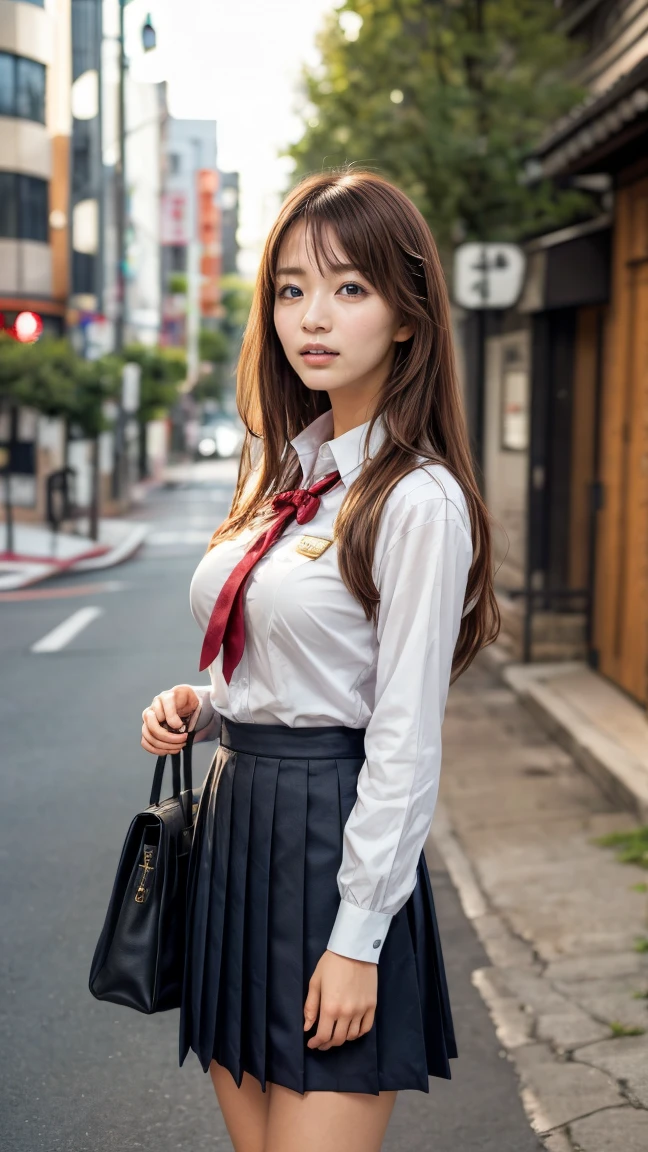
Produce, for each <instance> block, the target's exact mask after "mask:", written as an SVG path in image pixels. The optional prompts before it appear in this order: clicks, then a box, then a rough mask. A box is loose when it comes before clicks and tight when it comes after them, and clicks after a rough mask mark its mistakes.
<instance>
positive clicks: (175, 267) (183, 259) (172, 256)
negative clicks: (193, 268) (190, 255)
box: [169, 244, 187, 272]
mask: <svg viewBox="0 0 648 1152" xmlns="http://www.w3.org/2000/svg"><path fill="white" fill-rule="evenodd" d="M186 271H187V249H186V248H185V247H184V246H183V245H182V244H170V245H169V272H186Z"/></svg>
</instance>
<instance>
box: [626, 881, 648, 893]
mask: <svg viewBox="0 0 648 1152" xmlns="http://www.w3.org/2000/svg"><path fill="white" fill-rule="evenodd" d="M630 891H631V892H648V884H644V883H641V884H631V885H630Z"/></svg>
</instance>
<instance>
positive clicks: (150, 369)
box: [123, 344, 187, 424]
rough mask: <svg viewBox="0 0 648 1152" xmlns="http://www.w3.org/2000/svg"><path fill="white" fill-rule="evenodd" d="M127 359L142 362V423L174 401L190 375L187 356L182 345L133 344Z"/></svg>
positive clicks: (164, 409)
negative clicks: (161, 346) (153, 345)
mask: <svg viewBox="0 0 648 1152" xmlns="http://www.w3.org/2000/svg"><path fill="white" fill-rule="evenodd" d="M123 360H124V362H125V363H126V362H128V363H131V364H139V366H140V368H141V371H142V375H141V378H140V404H139V408H138V411H137V419H138V420H139V422H140V424H146V423H147V422H148V421H149V420H154V419H156V417H158V416H160V414H161V413H163V412H166V411H167V410H168V409H169V408H170V407H171V405H172V404H174V403H175V401H176V399H177V396H178V390H179V385H180V383H181V382H182V381H183V380H184V379H185V378H186V375H187V358H186V356H185V353H184V351H183V350H182V349H181V348H149V347H146V346H145V345H143V344H131V345H129V346H128V347H127V348H125V349H124V352H123Z"/></svg>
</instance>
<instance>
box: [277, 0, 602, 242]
mask: <svg viewBox="0 0 648 1152" xmlns="http://www.w3.org/2000/svg"><path fill="white" fill-rule="evenodd" d="M559 16H560V13H559V11H558V10H557V8H556V6H555V5H554V3H553V0H453V2H450V0H445V2H444V0H346V3H345V4H344V5H343V6H342V7H341V8H340V9H338V10H337V11H336V12H334V13H332V14H331V15H330V16H329V17H328V19H327V21H326V24H325V26H324V29H323V31H322V33H321V36H320V40H319V47H320V50H321V57H322V63H321V66H319V67H316V68H311V69H309V70H307V71H306V72H305V74H304V91H305V96H306V100H307V104H306V110H305V121H306V125H305V131H304V134H303V136H302V138H301V139H300V140H299V141H298V142H297V143H296V144H295V145H294V146H293V147H292V148H291V149H290V155H292V157H293V158H294V160H295V162H296V175H297V176H300V175H302V174H304V173H306V172H312V171H319V170H320V169H321V168H322V167H329V166H332V167H335V166H338V165H343V164H345V163H348V162H350V161H351V162H357V163H358V164H360V165H366V166H368V167H370V168H374V169H378V170H379V171H381V172H382V173H384V174H385V175H386V176H387V177H388V178H391V179H393V180H394V181H395V182H396V183H397V184H398V185H399V186H400V187H401V188H402V189H403V190H404V191H405V192H406V193H407V194H408V195H409V196H411V198H412V199H413V200H414V201H415V203H416V204H417V205H418V207H419V208H420V209H421V211H422V212H423V214H424V216H425V217H426V219H427V220H428V222H429V224H430V226H431V228H432V230H433V232H434V233H435V236H436V238H437V241H438V242H439V244H440V246H441V247H442V249H443V248H445V249H446V250H447V249H448V248H450V247H451V246H452V245H453V244H455V243H457V242H459V241H461V240H463V239H480V240H488V239H498V240H517V239H520V238H521V237H522V236H525V235H527V236H528V235H532V234H535V233H539V232H542V231H545V230H546V229H547V228H549V227H557V226H559V225H561V224H565V223H567V222H568V221H570V220H573V219H575V218H576V217H578V216H582V215H589V214H590V213H591V211H592V202H591V201H590V199H589V198H588V197H587V196H585V195H584V194H583V193H581V192H578V191H576V190H573V189H565V190H562V191H557V190H556V189H555V188H554V187H553V186H552V185H550V184H549V183H548V182H544V183H541V184H537V185H534V186H529V185H528V184H527V183H525V182H524V180H523V179H522V178H521V176H522V172H523V170H524V164H525V159H526V158H527V157H528V155H529V152H530V150H531V149H532V147H533V145H534V144H535V143H536V142H537V140H538V138H539V137H540V135H541V134H542V132H543V130H544V129H545V128H546V127H547V126H548V125H549V124H551V123H552V122H553V121H554V120H555V119H556V118H557V117H559V116H560V115H562V114H564V113H565V112H567V111H568V110H569V109H570V108H571V107H572V106H573V105H574V104H575V102H577V101H578V100H579V99H581V98H582V96H583V92H582V91H581V89H579V88H578V87H576V85H574V84H573V83H571V82H570V81H569V80H568V79H566V72H567V70H568V65H569V63H570V61H571V60H572V59H573V58H574V55H575V52H576V49H575V48H574V45H573V44H572V43H571V42H570V41H569V40H568V39H567V38H566V37H565V36H564V35H562V34H561V32H560V31H559V29H558V26H557V25H558V20H559Z"/></svg>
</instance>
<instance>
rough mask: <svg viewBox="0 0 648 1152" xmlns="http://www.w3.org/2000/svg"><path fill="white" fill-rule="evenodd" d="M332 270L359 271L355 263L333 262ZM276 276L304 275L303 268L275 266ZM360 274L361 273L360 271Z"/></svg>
mask: <svg viewBox="0 0 648 1152" xmlns="http://www.w3.org/2000/svg"><path fill="white" fill-rule="evenodd" d="M331 271H332V272H359V273H360V269H359V268H358V266H357V264H333V265H332V267H331ZM275 275H276V276H306V272H305V271H304V269H303V268H277V271H276V273H275ZM360 275H362V273H360Z"/></svg>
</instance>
